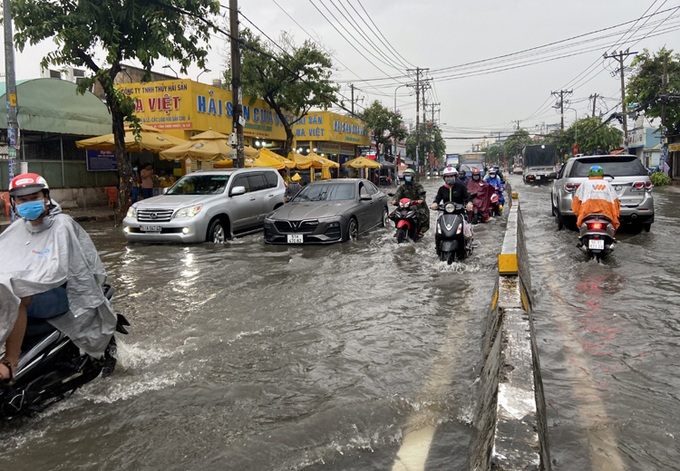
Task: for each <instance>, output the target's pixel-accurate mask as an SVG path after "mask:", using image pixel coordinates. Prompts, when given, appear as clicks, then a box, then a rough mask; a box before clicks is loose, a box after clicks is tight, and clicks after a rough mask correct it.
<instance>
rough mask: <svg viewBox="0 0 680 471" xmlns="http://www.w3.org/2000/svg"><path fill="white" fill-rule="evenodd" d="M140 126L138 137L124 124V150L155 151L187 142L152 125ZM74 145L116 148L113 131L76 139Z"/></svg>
mask: <svg viewBox="0 0 680 471" xmlns="http://www.w3.org/2000/svg"><path fill="white" fill-rule="evenodd" d="M141 127H142V129H141V131H140V133H139V137H137V136H135V133H134V131H133V129H132V127H130V125H126V126H125V150H126V151H127V152H154V153H157V152H160V151H162V150H165V149H170V148H171V147H175V146H178V145H180V144H185V143H187V142H188V141H186V140H184V139H180V138H179V137H175V136H171V135H169V134H165V133H163V132H161V131H160V130H158V129H156V128H154V127H153V126H148V125H146V124H142V125H141ZM76 147H78V148H81V149H91V150H103V151H114V150H116V145H115V143H114V141H113V133H111V134H104V135H102V136H97V137H90V138H89V139H82V140H80V141H76Z"/></svg>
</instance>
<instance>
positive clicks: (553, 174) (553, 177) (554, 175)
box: [548, 172, 557, 180]
mask: <svg viewBox="0 0 680 471" xmlns="http://www.w3.org/2000/svg"><path fill="white" fill-rule="evenodd" d="M548 178H552V179H553V180H554V179H556V178H557V174H556V173H555V172H553V173H549V174H548Z"/></svg>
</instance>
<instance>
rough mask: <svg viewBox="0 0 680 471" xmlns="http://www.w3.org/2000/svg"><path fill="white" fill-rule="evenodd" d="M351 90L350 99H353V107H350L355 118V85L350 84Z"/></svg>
mask: <svg viewBox="0 0 680 471" xmlns="http://www.w3.org/2000/svg"><path fill="white" fill-rule="evenodd" d="M349 89H350V91H351V93H350V98H351V99H352V105H351V107H350V111H351V113H352V116H354V84H353V83H350V84H349Z"/></svg>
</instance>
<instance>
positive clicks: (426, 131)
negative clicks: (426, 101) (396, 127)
mask: <svg viewBox="0 0 680 471" xmlns="http://www.w3.org/2000/svg"><path fill="white" fill-rule="evenodd" d="M416 144H418V145H419V146H418V165H419V166H420V167H422V166H423V165H425V162H427V161H428V160H427V156H428V155H429V154H431V153H432V154H434V158H435V161H437V162H443V158H444V155H445V154H446V142H445V141H444V138H443V137H442V132H441V129H439V126H437V125H436V124H435V123H431V122H428V123H420V125H419V126H418V129H416V131H415V132H413V133H411V134H410V135H409V137H408V138H407V139H406V153H407V154H408V155H410V156H412V157H413V158H415V156H416Z"/></svg>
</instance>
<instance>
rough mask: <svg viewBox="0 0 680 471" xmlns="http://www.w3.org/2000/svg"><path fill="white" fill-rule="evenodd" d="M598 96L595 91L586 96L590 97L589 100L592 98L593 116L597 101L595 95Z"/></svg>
mask: <svg viewBox="0 0 680 471" xmlns="http://www.w3.org/2000/svg"><path fill="white" fill-rule="evenodd" d="M599 96H600V95H598V94H597V93H593V94H592V95H590V96H589V97H588V98H590V99H591V100H593V118H594V117H595V103H597V97H599Z"/></svg>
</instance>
